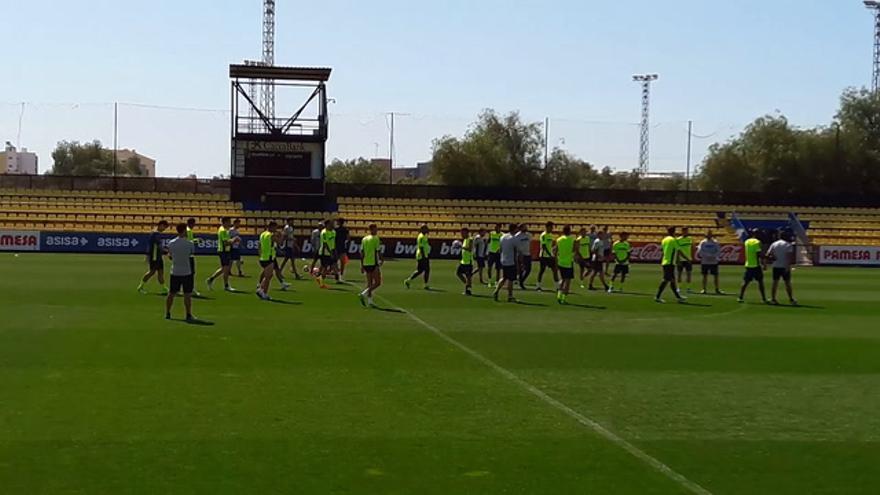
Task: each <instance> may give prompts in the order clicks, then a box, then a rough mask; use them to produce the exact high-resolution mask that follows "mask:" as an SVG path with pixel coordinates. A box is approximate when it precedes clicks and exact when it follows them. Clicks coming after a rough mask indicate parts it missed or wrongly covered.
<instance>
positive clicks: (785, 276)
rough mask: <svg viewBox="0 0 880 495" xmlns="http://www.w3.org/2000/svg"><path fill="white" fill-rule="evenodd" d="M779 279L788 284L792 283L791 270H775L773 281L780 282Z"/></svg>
mask: <svg viewBox="0 0 880 495" xmlns="http://www.w3.org/2000/svg"><path fill="white" fill-rule="evenodd" d="M779 279H782V280H784V281H786V282H791V268H774V269H773V281H774V282H778V281H779Z"/></svg>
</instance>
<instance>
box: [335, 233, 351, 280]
mask: <svg viewBox="0 0 880 495" xmlns="http://www.w3.org/2000/svg"><path fill="white" fill-rule="evenodd" d="M336 262H337V263H338V265H339V266H338V269H337V270H336V281H337V282H345V266H346V265H348V228H347V227H346V226H345V219H344V218H340V219H338V220H336Z"/></svg>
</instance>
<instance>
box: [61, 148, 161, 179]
mask: <svg viewBox="0 0 880 495" xmlns="http://www.w3.org/2000/svg"><path fill="white" fill-rule="evenodd" d="M52 159H53V160H54V165H53V166H52V170H50V171H49V172H48V174H50V175H76V176H93V177H98V176H111V175H114V168H115V173H116V175H120V176H129V177H140V176H142V175H143V174H144V172H143V169H141V161H140V159H138V158H137V157H131V158H129V159H128V160H125V161H123V162H119V163H117V164H116V166H115V167H114V164H113V150H109V149H106V148H104V147H103V145H102V144H101V141H98V140H95V141H92V142H91V143H80V142H78V141H61V142H60V143H58V145H57V146H56V147H55V150H54V151H53V152H52Z"/></svg>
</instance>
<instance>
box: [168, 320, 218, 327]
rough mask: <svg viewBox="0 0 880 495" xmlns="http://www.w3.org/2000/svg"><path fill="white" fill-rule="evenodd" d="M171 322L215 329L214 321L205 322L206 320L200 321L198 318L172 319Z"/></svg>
mask: <svg viewBox="0 0 880 495" xmlns="http://www.w3.org/2000/svg"><path fill="white" fill-rule="evenodd" d="M169 321H173V322H175V323H182V324H185V325H191V326H194V327H213V326H214V322H213V321H205V320H200V319H198V318H196V319H195V320H185V319H182V318H181V319H177V318H172V319H171V320H169Z"/></svg>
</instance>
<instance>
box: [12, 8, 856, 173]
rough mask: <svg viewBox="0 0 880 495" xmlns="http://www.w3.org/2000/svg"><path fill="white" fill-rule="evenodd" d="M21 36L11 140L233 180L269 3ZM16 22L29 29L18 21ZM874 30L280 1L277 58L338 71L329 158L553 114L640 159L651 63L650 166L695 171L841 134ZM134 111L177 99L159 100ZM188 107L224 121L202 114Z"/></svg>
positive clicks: (806, 15) (19, 17)
mask: <svg viewBox="0 0 880 495" xmlns="http://www.w3.org/2000/svg"><path fill="white" fill-rule="evenodd" d="M0 12H3V14H4V16H3V17H4V19H5V20H6V21H7V22H6V23H4V24H5V25H6V26H7V28H9V27H10V26H12V31H11V32H9V31H7V33H6V36H4V42H3V48H4V50H2V53H3V71H4V76H3V77H0V141H3V140H11V141H13V142H15V141H16V139H17V134H18V123H19V117H20V105H19V104H18V103H19V102H27V105H25V111H24V115H23V118H22V127H21V129H22V130H21V144H22V145H23V146H27V147H29V148H31V149H34V150H36V151H37V152H38V153H39V154H40V157H41V168H44V169H45V167H47V166H49V165H50V161H51V160H50V157H49V153H50V151H51V149H52V147H53V145H54V143H55V142H56V141H59V140H62V139H80V140H87V139H93V138H98V139H101V140H102V141H105V142H106V143H110V142H111V139H112V128H113V110H112V104H111V102H114V101H118V102H123V103H124V104H123V105H122V106H121V107H120V115H119V129H120V135H119V138H120V146H121V147H128V148H135V149H137V150H138V151H141V152H142V153H144V154H147V155H150V156H153V157H155V158H157V159H158V161H159V164H158V168H159V170H158V171H159V174H160V175H165V176H179V175H186V174H189V173H192V172H195V173H197V174H198V175H200V176H211V175H216V174H220V173H228V169H229V158H228V155H229V151H228V150H229V142H228V140H229V136H228V128H229V125H228V114H227V113H226V112H225V110H226V109H227V108H228V106H229V84H228V79H227V71H228V69H227V66H228V64H229V63H233V62H239V61H241V60H243V59H245V58H259V55H260V37H261V22H260V21H261V1H260V0H235V1H224V0H211V1H209V0H176V1H175V0H152V1H150V2H132V1H129V2H121V1H108V0H79V1H76V2H59V1H57V0H56V1H49V0H26V1H25V0H0ZM10 21H11V22H12V24H10ZM871 32H872V21H871V17H870V15H869V13H868V12H867V11H865V9H864V7H863V6H862V5H861V2H860V1H859V0H852V1H850V0H833V1H830V0H800V1H794V0H736V1H728V2H712V1H707V0H671V1H666V2H657V1H653V2H647V1H640V0H633V1H629V2H624V1H602V2H599V1H593V0H580V1H574V0H545V1H523V0H506V1H503V0H471V1H465V0H446V1H441V2H425V1H402V0H372V1H354V0H324V1H322V2H304V1H297V2H294V1H293V0H279V1H278V35H277V42H276V43H277V45H276V46H277V48H276V63H277V64H279V65H315V66H329V67H333V69H334V73H333V76H332V78H331V81H330V91H329V93H330V95H331V96H333V97H335V98H336V99H337V103H336V104H335V105H333V106H332V107H331V112H332V113H333V120H332V123H331V125H332V128H331V135H332V137H331V141H330V143H329V145H328V154H329V155H330V157H331V158H332V157H340V158H349V157H356V156H373V155H375V154H376V153H377V149H378V155H379V156H386V155H387V154H388V144H387V143H388V130H387V122H386V118H385V117H384V116H383V114H384V113H385V112H388V111H397V112H404V113H408V114H409V115H408V116H402V117H400V118H399V120H398V122H397V124H398V125H397V128H398V135H397V143H398V148H397V153H396V159H397V163H398V164H399V165H411V164H414V163H415V162H416V161H421V160H426V159H429V158H430V150H431V140H432V139H433V138H435V137H439V136H441V135H444V134H452V135H461V134H462V133H463V132H464V131H465V130H466V127H467V124H468V123H469V122H471V121H472V120H473V118H474V116H475V115H476V114H477V113H478V112H479V111H480V110H481V109H483V108H494V109H497V110H499V111H502V112H506V111H510V110H518V111H520V112H521V113H522V114H523V116H524V117H525V118H527V119H529V120H534V121H541V120H543V119H544V117H550V118H551V126H550V143H551V145H552V146H562V147H564V148H566V149H568V150H569V151H572V152H573V153H575V154H577V155H579V156H580V157H582V158H585V159H587V160H589V161H591V162H593V163H595V164H597V165H609V166H612V167H614V168H617V169H622V170H626V169H631V168H633V167H635V165H636V162H637V156H638V129H637V127H636V126H635V125H634V124H635V123H636V122H637V121H638V119H639V88H638V86H637V85H636V84H635V83H633V82H631V80H630V79H631V76H632V74H634V73H638V72H657V73H659V74H660V80H659V81H658V82H657V83H656V85H655V86H654V93H653V107H652V121H653V124H654V126H653V127H652V131H653V139H652V169H654V170H658V171H662V170H683V168H684V163H685V155H686V139H687V133H686V124H685V122H686V121H687V120H688V119H692V120H694V122H695V124H694V125H695V131H694V132H695V134H697V135H699V136H698V138H696V139H695V141H694V155H695V160H696V161H699V159H700V158H701V157H702V156H703V154H704V152H705V149H706V147H707V146H708V145H709V144H711V143H712V142H714V141H717V140H724V139H726V138H727V137H729V136H730V135H731V134H733V133H736V132H738V131H739V130H740V129H741V127H742V126H743V125H744V124H746V123H748V122H750V121H751V120H753V119H754V118H755V117H757V116H759V115H762V114H765V113H771V112H775V111H780V112H782V113H783V114H785V115H786V116H788V117H789V118H790V119H791V120H792V121H793V122H794V123H796V124H798V125H803V126H812V125H817V124H826V123H828V122H829V121H830V119H831V118H832V117H833V114H834V111H835V109H836V107H837V103H838V97H839V95H840V93H841V91H842V90H843V89H844V88H846V87H849V86H862V85H865V84H867V83H868V82H869V80H870V69H871V65H870V64H871ZM132 104H139V105H141V104H143V105H157V106H161V107H172V108H151V107H143V106H135V105H132ZM176 107H184V108H193V109H202V110H216V111H187V110H181V109H177V108H176Z"/></svg>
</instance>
